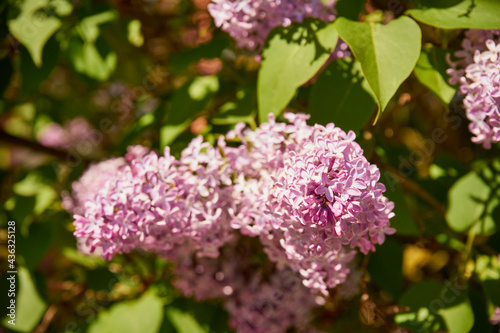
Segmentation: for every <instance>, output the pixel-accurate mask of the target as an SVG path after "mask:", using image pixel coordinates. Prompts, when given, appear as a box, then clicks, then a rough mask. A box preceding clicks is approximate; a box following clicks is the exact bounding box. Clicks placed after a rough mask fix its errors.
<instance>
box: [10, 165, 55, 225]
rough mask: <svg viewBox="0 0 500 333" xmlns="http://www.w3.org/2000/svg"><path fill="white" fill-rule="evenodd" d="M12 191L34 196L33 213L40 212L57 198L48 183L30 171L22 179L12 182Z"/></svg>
mask: <svg viewBox="0 0 500 333" xmlns="http://www.w3.org/2000/svg"><path fill="white" fill-rule="evenodd" d="M13 190H14V193H16V194H19V195H23V196H35V198H36V202H35V207H34V208H33V212H32V213H34V214H36V215H38V214H40V213H42V212H43V211H44V210H45V209H46V208H47V207H49V206H50V204H51V203H52V202H53V201H54V200H55V198H57V192H56V191H55V190H54V188H53V187H52V186H50V185H47V184H46V183H44V182H43V180H42V179H41V177H40V176H39V175H38V174H36V173H34V172H31V173H29V174H28V175H27V176H26V177H25V178H24V179H23V180H21V181H20V182H18V183H16V184H14V186H13Z"/></svg>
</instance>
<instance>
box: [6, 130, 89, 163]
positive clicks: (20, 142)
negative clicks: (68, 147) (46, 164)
mask: <svg viewBox="0 0 500 333" xmlns="http://www.w3.org/2000/svg"><path fill="white" fill-rule="evenodd" d="M0 142H6V143H8V144H11V145H15V146H19V147H23V148H27V149H30V150H32V151H34V152H37V153H43V154H46V155H50V156H53V157H56V158H58V159H60V160H61V161H63V162H65V163H71V162H72V161H73V160H74V159H75V156H74V155H73V154H72V153H70V152H67V151H64V150H61V149H56V148H51V147H47V146H44V145H42V144H40V143H38V142H34V141H30V140H27V139H24V138H20V137H17V136H14V135H12V134H9V133H7V132H5V131H3V130H0ZM79 158H81V157H79ZM87 162H88V161H87Z"/></svg>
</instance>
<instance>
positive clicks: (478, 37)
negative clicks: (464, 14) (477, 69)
mask: <svg viewBox="0 0 500 333" xmlns="http://www.w3.org/2000/svg"><path fill="white" fill-rule="evenodd" d="M490 39H491V40H493V41H494V42H495V43H499V42H500V30H478V29H470V30H467V31H466V32H465V38H464V39H463V40H462V49H461V50H458V51H456V52H455V53H454V56H455V58H456V59H455V60H451V56H450V54H448V55H447V61H448V64H449V65H450V68H449V69H448V70H447V71H446V73H447V74H448V75H449V76H450V78H449V80H448V81H449V82H450V84H452V85H455V84H457V83H459V82H460V78H461V77H462V76H464V74H465V68H466V67H467V66H468V65H470V64H472V63H473V60H474V54H475V52H476V50H479V51H481V52H482V51H486V50H487V47H486V41H487V40H490Z"/></svg>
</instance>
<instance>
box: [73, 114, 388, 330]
mask: <svg viewBox="0 0 500 333" xmlns="http://www.w3.org/2000/svg"><path fill="white" fill-rule="evenodd" d="M285 118H286V119H287V120H288V121H289V123H279V122H276V121H275V119H274V117H273V116H272V115H270V117H269V122H267V123H263V124H262V125H261V126H260V127H259V128H257V129H255V130H251V129H245V126H244V124H238V125H237V126H236V127H235V129H234V130H232V131H230V132H229V133H228V134H227V136H226V137H225V138H224V137H220V138H219V140H218V142H217V145H216V146H215V147H213V146H212V145H210V144H208V143H207V142H203V140H202V138H201V137H198V138H196V139H194V140H193V141H192V142H191V143H190V144H189V146H188V147H187V148H186V149H185V150H183V151H182V153H181V157H180V159H178V160H177V159H175V158H174V157H172V156H171V155H170V152H169V149H168V148H167V149H165V151H164V154H163V156H158V155H157V154H156V153H154V152H149V151H145V150H144V148H140V147H132V148H131V150H130V151H129V154H127V156H126V158H124V159H121V158H118V159H112V160H108V161H104V162H101V164H98V165H94V166H92V167H91V168H90V169H89V170H88V171H87V173H85V174H84V175H83V176H82V178H81V179H80V180H79V181H78V182H76V183H74V184H73V202H74V204H73V206H71V207H73V208H72V209H73V211H74V212H75V213H76V215H75V223H74V224H75V227H76V231H75V236H76V237H77V238H78V239H79V240H80V242H83V243H85V244H84V245H83V246H82V248H86V249H88V252H96V251H98V252H102V255H103V256H104V258H106V259H110V258H112V257H113V256H114V255H115V254H120V253H126V252H130V251H132V250H143V251H150V252H154V253H156V254H158V255H160V256H161V257H163V258H166V259H168V260H172V261H174V262H176V263H177V267H176V269H175V274H176V276H178V277H179V278H178V279H177V281H176V282H175V285H176V286H177V288H178V289H180V290H181V291H182V292H183V293H184V294H185V295H186V296H189V297H191V296H193V297H195V298H197V299H213V298H223V299H226V302H225V304H226V308H227V309H228V311H229V312H230V313H231V314H232V318H233V319H232V321H231V323H232V326H233V327H235V328H236V329H237V331H238V332H261V331H262V330H261V328H262V327H265V328H266V330H267V331H273V332H282V331H283V327H284V326H283V323H286V324H287V325H289V326H295V327H304V326H303V325H304V323H306V322H307V321H308V319H307V318H308V316H309V312H310V309H311V308H312V307H314V306H316V305H317V304H319V303H321V302H318V298H317V297H320V299H322V298H323V297H326V296H328V295H329V294H330V291H329V289H330V290H331V289H332V288H336V289H335V292H334V293H335V294H336V295H339V296H342V297H349V296H352V295H353V294H355V293H356V292H357V288H356V285H357V284H358V283H359V279H360V277H361V275H360V274H359V272H356V270H354V268H355V263H354V258H355V255H356V249H359V250H360V251H361V252H363V253H368V252H369V251H374V250H375V245H376V244H382V243H383V242H384V240H385V235H386V234H392V233H394V232H395V230H394V229H392V228H390V226H389V219H390V218H391V217H392V216H393V215H394V214H393V213H392V209H393V207H394V204H393V203H392V202H389V200H388V199H387V198H386V197H384V196H383V192H384V191H385V188H384V186H383V185H382V184H381V183H380V182H379V178H380V172H379V170H378V168H377V167H376V166H375V165H372V164H370V163H369V162H368V161H367V160H366V158H365V157H364V156H363V151H362V149H361V148H360V146H359V145H358V144H357V143H356V142H355V141H354V139H355V135H354V133H353V132H349V133H345V132H344V131H342V130H341V129H339V128H338V127H335V126H334V125H333V124H328V125H327V126H321V125H315V126H309V125H307V123H306V120H307V118H308V116H306V115H303V114H285ZM226 139H228V140H231V141H235V140H236V139H239V141H240V142H241V144H239V145H236V146H234V145H230V144H229V143H228V142H226ZM103 170H106V172H103ZM98 173H100V175H99V176H97V174H98ZM111 174H112V175H111ZM92 177H94V183H93V184H91V183H92V182H91V181H90V179H91V178H92ZM106 178H107V180H106ZM84 199H87V201H85V203H84V205H83V206H84V209H82V208H81V207H82V201H83V200H84ZM82 210H83V212H82ZM245 239H246V240H248V239H250V240H253V241H254V242H255V241H257V243H258V244H259V246H260V247H261V249H260V251H262V250H263V253H265V254H267V257H268V259H269V260H266V262H267V264H266V265H267V266H269V267H270V268H269V269H267V270H265V269H263V268H262V267H251V265H250V261H251V258H250V257H251V256H250V255H249V254H248V252H249V251H246V252H245V253H244V255H243V254H241V253H238V251H240V250H238V249H240V248H241V247H242V246H243V245H244V243H245ZM221 251H222V252H221ZM240 252H241V251H240ZM253 252H255V251H250V253H253ZM283 274H285V275H287V276H288V275H289V276H294V279H296V280H297V281H302V283H298V285H299V286H300V288H299V287H294V288H292V289H293V290H294V291H293V293H289V292H288V291H287V290H289V289H290V288H289V287H287V286H286V283H284V282H283V281H284V279H283ZM348 276H350V283H349V284H345V285H343V283H344V282H346V280H347V277H348ZM342 286H345V287H346V288H341V287H342ZM337 287H338V288H337ZM311 291H312V293H311ZM273 292H279V293H280V295H279V297H277V296H276V295H272V293H273ZM314 295H316V296H314ZM271 296H272V297H275V296H276V297H277V298H276V299H275V300H274V302H275V303H276V304H271V305H269V304H268V300H269V297H271ZM301 304H302V307H301V306H299V305H301ZM268 306H269V307H270V308H269V309H267V307H268ZM264 310H265V311H266V315H265V316H261V315H262V313H263V312H262V311H264ZM259 316H261V317H259ZM259 318H260V319H259ZM259 320H262V321H263V323H265V324H262V325H257V326H259V327H260V328H259V327H256V326H255V324H256V323H257V322H259ZM273 327H275V329H271V328H273Z"/></svg>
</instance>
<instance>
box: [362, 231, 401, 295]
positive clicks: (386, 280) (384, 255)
mask: <svg viewBox="0 0 500 333" xmlns="http://www.w3.org/2000/svg"><path fill="white" fill-rule="evenodd" d="M368 272H369V273H370V277H371V278H372V279H373V281H375V282H376V283H377V284H378V285H379V286H381V287H382V288H383V289H384V290H387V291H388V292H390V293H391V294H392V296H393V297H394V298H395V299H397V298H398V297H399V293H400V292H401V289H402V287H403V247H402V246H401V244H400V243H398V242H396V241H395V240H393V239H390V238H388V239H386V240H385V242H384V244H382V245H380V246H377V251H376V252H374V253H373V254H372V255H371V256H370V261H369V262H368Z"/></svg>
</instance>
